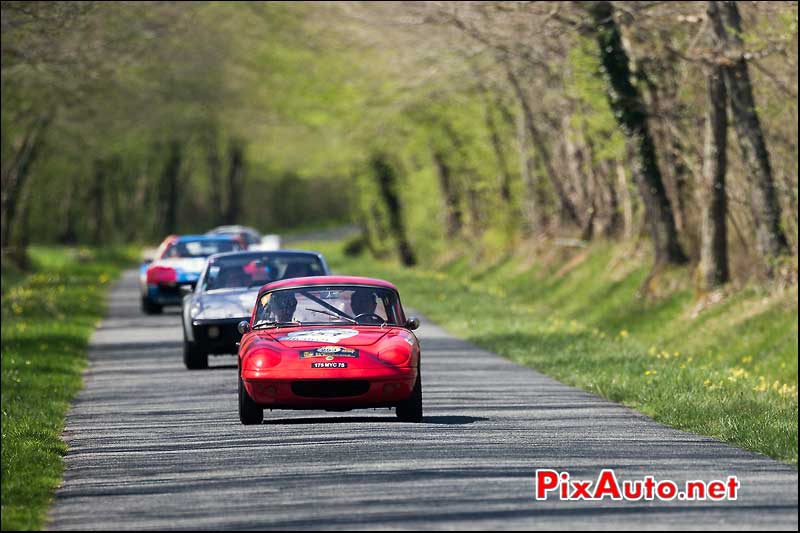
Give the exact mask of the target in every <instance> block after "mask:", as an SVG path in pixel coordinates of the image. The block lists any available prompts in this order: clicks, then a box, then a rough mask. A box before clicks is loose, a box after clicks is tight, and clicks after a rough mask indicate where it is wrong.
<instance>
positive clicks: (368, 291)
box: [253, 285, 401, 328]
mask: <svg viewBox="0 0 800 533" xmlns="http://www.w3.org/2000/svg"><path fill="white" fill-rule="evenodd" d="M400 317H401V312H400V302H399V299H398V297H397V293H395V292H394V291H393V290H390V289H386V288H383V287H372V286H340V285H330V286H313V287H297V288H293V289H279V290H275V291H272V292H268V293H265V294H262V295H261V296H260V297H259V299H258V302H257V308H256V315H255V321H254V322H253V327H254V328H262V327H275V326H278V325H286V324H296V325H315V326H319V325H337V326H341V325H345V324H360V325H373V326H380V325H391V326H399V325H401V322H400V320H401V318H400Z"/></svg>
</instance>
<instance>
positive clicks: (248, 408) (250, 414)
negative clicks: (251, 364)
mask: <svg viewBox="0 0 800 533" xmlns="http://www.w3.org/2000/svg"><path fill="white" fill-rule="evenodd" d="M239 420H240V421H241V422H242V424H244V425H246V426H249V425H253V424H260V423H262V422H263V421H264V409H262V408H261V407H259V406H258V404H257V403H256V402H254V401H253V399H252V398H251V397H250V395H249V394H247V389H245V388H244V382H243V381H242V378H241V376H239Z"/></svg>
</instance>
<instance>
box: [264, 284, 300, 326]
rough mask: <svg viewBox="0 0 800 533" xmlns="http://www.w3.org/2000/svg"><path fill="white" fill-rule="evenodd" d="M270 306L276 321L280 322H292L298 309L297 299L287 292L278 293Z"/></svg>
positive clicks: (274, 295)
mask: <svg viewBox="0 0 800 533" xmlns="http://www.w3.org/2000/svg"><path fill="white" fill-rule="evenodd" d="M269 306H270V309H271V310H272V314H273V315H274V316H275V320H277V321H278V322H291V321H292V318H294V312H295V310H296V309H297V298H295V297H294V294H292V293H290V292H287V291H284V292H276V293H275V294H273V295H272V300H271V301H270V302H269Z"/></svg>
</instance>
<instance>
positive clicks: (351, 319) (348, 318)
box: [303, 307, 358, 324]
mask: <svg viewBox="0 0 800 533" xmlns="http://www.w3.org/2000/svg"><path fill="white" fill-rule="evenodd" d="M303 309H305V310H306V311H311V312H312V313H320V314H322V315H328V316H331V317H333V318H338V319H340V320H347V321H348V322H351V323H353V324H358V320H355V319H353V318H350V317H349V316H344V315H343V314H342V315H337V314H336V313H330V312H328V311H324V310H322V309H311V308H310V307H304V308H303Z"/></svg>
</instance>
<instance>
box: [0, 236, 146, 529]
mask: <svg viewBox="0 0 800 533" xmlns="http://www.w3.org/2000/svg"><path fill="white" fill-rule="evenodd" d="M137 253H138V250H133V249H120V250H106V251H102V252H101V251H93V250H89V249H75V248H63V247H59V248H56V247H32V248H31V250H30V254H31V259H32V263H33V269H32V272H27V273H26V272H20V271H18V270H15V269H13V268H12V267H10V266H9V265H7V264H6V263H7V262H5V263H4V264H3V271H2V292H3V297H2V389H1V390H2V392H1V395H2V489H1V490H2V513H1V514H2V529H3V530H4V531H6V530H31V529H41V528H42V527H43V526H44V520H45V516H46V512H47V508H48V505H49V503H50V500H51V498H52V494H53V490H54V489H55V488H56V487H57V486H58V484H59V483H60V481H61V476H62V471H63V456H64V454H65V453H66V445H65V444H64V442H63V441H62V440H61V432H62V430H63V427H64V416H65V414H66V411H67V409H68V408H69V405H70V401H71V400H72V398H73V397H74V396H75V394H76V393H77V392H78V390H80V388H81V372H82V371H83V369H84V368H85V367H86V361H87V357H86V356H87V350H86V349H87V343H88V340H89V336H90V335H91V333H92V331H93V330H94V328H95V327H96V325H97V324H98V322H99V320H100V319H101V318H102V316H103V313H104V310H105V294H106V290H107V289H108V287H109V284H110V282H111V281H112V280H114V279H115V278H116V277H117V275H118V274H119V272H120V271H121V269H122V268H123V267H125V266H129V265H130V264H132V262H133V261H135V259H136V257H137Z"/></svg>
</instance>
